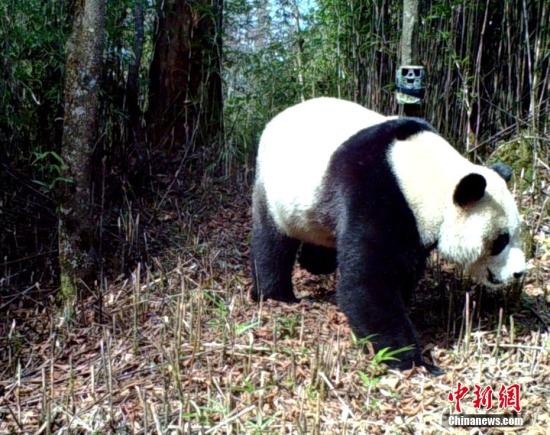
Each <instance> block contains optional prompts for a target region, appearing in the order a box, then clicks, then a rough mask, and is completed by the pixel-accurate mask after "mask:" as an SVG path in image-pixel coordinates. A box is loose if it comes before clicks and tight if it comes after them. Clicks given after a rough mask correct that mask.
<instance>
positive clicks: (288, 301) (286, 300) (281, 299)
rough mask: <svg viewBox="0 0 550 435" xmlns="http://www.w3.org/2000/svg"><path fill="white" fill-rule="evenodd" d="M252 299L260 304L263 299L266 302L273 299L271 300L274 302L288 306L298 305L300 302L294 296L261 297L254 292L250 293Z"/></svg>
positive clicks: (274, 295)
mask: <svg viewBox="0 0 550 435" xmlns="http://www.w3.org/2000/svg"><path fill="white" fill-rule="evenodd" d="M250 297H251V299H252V300H253V301H254V302H260V300H261V299H263V300H264V301H266V300H268V299H271V300H274V301H279V302H284V303H286V304H298V303H299V302H300V299H298V298H297V297H296V296H294V295H293V294H271V295H266V294H262V295H259V294H258V293H256V292H254V291H252V292H250Z"/></svg>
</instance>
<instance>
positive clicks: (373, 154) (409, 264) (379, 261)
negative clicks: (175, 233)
mask: <svg viewBox="0 0 550 435" xmlns="http://www.w3.org/2000/svg"><path fill="white" fill-rule="evenodd" d="M423 131H433V130H432V127H431V126H429V125H428V124H427V123H425V122H424V121H422V120H418V119H414V118H401V119H397V120H391V121H387V122H384V123H382V124H379V125H376V126H373V127H370V128H367V129H365V130H362V131H360V132H358V133H357V134H356V135H354V136H353V137H351V138H350V139H348V140H347V141H346V142H345V143H343V144H342V145H341V146H340V147H339V148H338V149H337V151H336V152H335V153H334V154H333V156H332V158H331V160H330V163H329V167H328V170H327V174H326V176H325V179H324V182H323V194H322V200H321V202H320V203H319V204H318V209H319V210H317V212H318V215H319V216H322V220H323V223H324V224H325V225H327V226H329V227H331V228H333V230H334V232H335V235H336V248H337V249H336V251H337V263H338V267H339V272H340V279H339V283H338V287H337V301H338V305H339V306H340V308H341V309H342V311H344V313H345V314H346V315H347V317H348V319H349V323H350V326H351V327H352V329H353V331H354V333H355V334H356V336H358V337H359V338H362V337H367V336H373V337H372V342H373V344H374V346H375V348H376V349H377V350H380V349H383V348H385V347H391V348H392V349H399V348H403V347H406V346H409V345H410V346H412V350H410V351H408V352H405V353H403V354H400V355H399V357H400V361H399V362H397V363H394V364H393V365H394V366H396V367H399V368H403V369H405V368H410V367H411V366H412V365H413V364H414V365H426V366H428V367H429V368H430V369H431V370H432V371H434V372H436V368H435V367H433V366H430V365H429V364H427V363H424V362H423V360H422V355H421V347H420V344H419V341H418V337H417V334H416V330H415V328H414V326H413V324H412V323H411V321H410V319H409V316H408V315H407V312H406V308H405V301H406V300H407V299H408V298H409V297H410V295H411V293H412V291H413V290H414V288H415V286H416V284H417V282H418V279H419V278H420V276H421V275H422V273H423V270H424V265H425V261H426V256H427V254H428V251H429V249H428V248H426V247H424V246H422V244H421V240H420V235H419V233H418V230H417V225H416V220H415V218H414V215H413V213H412V211H411V209H410V208H409V206H408V204H407V201H406V199H405V197H404V195H403V193H402V192H401V190H400V188H399V186H398V183H397V180H396V178H395V176H394V174H393V172H392V169H391V167H390V164H389V163H388V160H387V153H388V150H389V148H390V146H391V144H392V143H393V142H394V141H395V139H399V140H405V139H407V138H409V137H410V136H412V135H415V134H417V133H420V132H423ZM256 202H257V201H256ZM264 202H265V201H264ZM256 208H257V207H255V209H256ZM269 219H270V218H269V217H268V216H267V210H266V209H265V205H263V206H261V207H259V208H258V210H256V212H255V215H254V230H253V240H252V257H253V262H254V263H255V267H256V268H255V273H256V276H255V277H254V278H255V282H256V287H255V290H254V291H255V294H256V297H257V295H258V294H259V293H261V294H263V296H264V297H272V298H275V299H283V298H287V299H288V298H290V295H291V294H292V289H291V283H290V273H291V268H292V266H291V264H290V263H291V257H292V256H294V255H295V245H294V244H292V243H291V242H290V241H289V240H288V238H286V239H284V238H281V235H280V234H279V232H278V231H277V230H276V229H275V228H274V224H273V223H272V221H270V220H269ZM266 244H269V246H266ZM304 246H305V247H306V253H307V251H308V250H309V248H308V247H307V245H304ZM281 257H284V258H285V260H284V261H282V260H281ZM258 288H260V290H258Z"/></svg>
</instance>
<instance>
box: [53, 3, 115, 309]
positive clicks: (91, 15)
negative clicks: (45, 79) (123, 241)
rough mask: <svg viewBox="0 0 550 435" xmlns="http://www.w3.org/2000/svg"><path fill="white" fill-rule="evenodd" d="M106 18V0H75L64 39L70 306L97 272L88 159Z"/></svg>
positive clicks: (65, 244) (64, 282)
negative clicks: (67, 32)
mask: <svg viewBox="0 0 550 435" xmlns="http://www.w3.org/2000/svg"><path fill="white" fill-rule="evenodd" d="M104 20H105V0H82V1H79V2H77V4H76V6H75V15H74V24H73V32H72V35H71V37H70V38H69V41H68V43H67V58H66V72H65V115H64V123H63V140H62V145H61V152H62V156H63V159H64V162H65V165H64V170H63V177H64V179H65V180H66V181H65V182H64V183H63V184H62V187H61V191H60V197H61V198H60V207H59V267H60V281H61V294H62V296H63V298H64V301H65V306H66V307H67V308H69V309H72V307H73V303H74V301H75V298H76V295H77V290H78V289H79V288H80V287H81V285H82V284H85V285H89V284H91V282H92V280H93V279H94V277H95V272H96V259H95V257H94V246H95V245H96V237H97V236H96V235H97V231H96V223H95V221H94V216H93V207H92V204H93V201H92V193H91V192H92V191H93V189H92V185H91V179H90V171H91V167H90V166H91V165H90V159H91V154H92V150H93V147H94V144H95V139H96V131H97V128H96V118H97V116H96V115H97V108H98V90H99V77H100V69H101V54H102V48H103V32H104Z"/></svg>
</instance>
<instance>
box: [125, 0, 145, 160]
mask: <svg viewBox="0 0 550 435" xmlns="http://www.w3.org/2000/svg"><path fill="white" fill-rule="evenodd" d="M143 20H144V14H143V0H135V5H134V29H135V33H134V58H133V60H132V62H131V63H130V65H129V67H128V80H127V83H126V108H127V110H128V128H129V141H130V144H131V146H132V147H133V148H137V149H138V151H139V149H141V147H142V146H143V142H144V132H143V129H142V126H141V109H140V107H139V68H140V66H141V57H142V55H143V41H144V34H145V32H144V26H143Z"/></svg>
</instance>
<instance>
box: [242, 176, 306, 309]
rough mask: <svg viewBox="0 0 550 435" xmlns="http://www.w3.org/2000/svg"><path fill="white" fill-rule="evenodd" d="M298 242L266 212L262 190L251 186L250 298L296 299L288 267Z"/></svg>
mask: <svg viewBox="0 0 550 435" xmlns="http://www.w3.org/2000/svg"><path fill="white" fill-rule="evenodd" d="M299 246H300V242H299V241H298V240H296V239H292V238H290V237H287V236H285V235H284V234H282V233H281V232H280V231H279V230H278V229H277V227H276V226H275V222H273V219H272V218H271V216H270V215H269V212H268V209H267V203H266V199H265V192H264V191H263V187H262V186H255V189H254V199H253V209H252V242H251V261H252V278H253V282H254V285H253V288H252V298H253V299H254V300H256V301H258V300H260V298H262V297H263V298H264V299H275V300H278V301H284V302H297V300H298V299H297V298H296V296H294V293H293V292H292V281H291V276H292V267H293V266H294V262H295V260H296V252H297V251H298V247H299Z"/></svg>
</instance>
